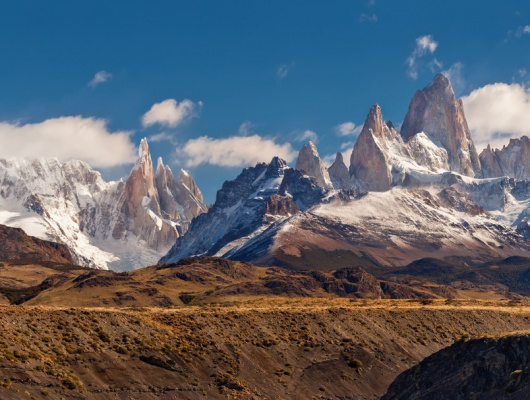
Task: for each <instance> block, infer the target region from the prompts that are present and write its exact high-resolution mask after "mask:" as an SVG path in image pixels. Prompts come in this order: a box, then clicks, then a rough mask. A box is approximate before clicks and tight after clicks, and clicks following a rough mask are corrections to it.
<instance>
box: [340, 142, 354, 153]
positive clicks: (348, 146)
mask: <svg viewBox="0 0 530 400" xmlns="http://www.w3.org/2000/svg"><path fill="white" fill-rule="evenodd" d="M353 146H355V142H353V141H352V142H344V143H342V144H341V145H340V150H341V151H344V150H348V149H351V150H353Z"/></svg>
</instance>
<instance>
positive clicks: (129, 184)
mask: <svg viewBox="0 0 530 400" xmlns="http://www.w3.org/2000/svg"><path fill="white" fill-rule="evenodd" d="M206 210H207V208H206V207H205V205H204V204H203V199H202V195H201V193H200V191H199V189H198V188H197V187H196V185H195V182H193V179H191V177H189V175H188V174H187V173H186V172H184V171H182V172H181V174H180V176H179V178H178V180H177V181H175V179H174V178H173V174H172V172H171V170H170V168H169V167H168V166H164V165H163V163H162V160H159V161H158V166H157V173H156V175H155V173H154V170H153V165H152V161H151V156H150V153H149V147H148V144H147V141H146V140H145V139H144V140H142V142H141V144H140V148H139V158H138V160H137V162H136V164H135V166H134V168H133V169H132V171H131V173H130V175H129V177H128V179H127V180H126V181H125V182H123V181H119V182H105V181H104V180H103V179H102V178H101V175H100V174H99V172H96V171H94V170H92V168H91V167H90V166H89V165H88V164H86V163H84V162H82V161H75V160H74V161H68V162H65V163H63V164H61V163H59V161H58V160H57V159H44V158H35V159H0V223H2V224H5V225H8V226H13V227H20V228H23V229H24V231H25V232H26V233H27V234H29V235H32V236H36V237H39V238H42V239H47V240H52V241H56V242H61V243H64V244H66V245H67V246H68V247H69V249H70V251H71V253H72V256H73V259H74V261H75V262H77V263H79V264H81V265H85V266H90V267H95V268H112V269H132V268H137V267H140V266H145V265H148V264H151V263H154V262H156V260H157V259H158V258H160V256H161V255H162V254H164V253H165V252H167V250H168V249H169V248H170V247H171V245H172V244H173V243H174V242H175V240H176V239H177V238H178V237H179V236H180V235H182V234H183V233H184V232H185V231H186V230H187V228H188V225H189V223H190V221H191V219H192V218H193V217H195V216H196V215H198V214H200V213H202V212H205V211H206Z"/></svg>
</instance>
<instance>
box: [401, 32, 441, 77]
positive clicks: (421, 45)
mask: <svg viewBox="0 0 530 400" xmlns="http://www.w3.org/2000/svg"><path fill="white" fill-rule="evenodd" d="M437 47H438V42H436V41H435V40H434V38H433V36H432V35H425V36H420V37H419V38H416V47H415V48H414V50H413V51H412V53H411V54H410V56H409V57H408V58H407V66H408V74H409V76H410V77H411V78H412V79H418V65H417V59H418V58H420V57H423V56H424V55H426V54H429V53H430V54H433V53H434V52H435V51H436V48H437Z"/></svg>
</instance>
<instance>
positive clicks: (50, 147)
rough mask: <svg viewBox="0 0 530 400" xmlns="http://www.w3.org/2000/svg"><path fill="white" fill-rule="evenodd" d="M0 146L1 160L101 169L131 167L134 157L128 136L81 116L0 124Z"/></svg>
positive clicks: (133, 146) (101, 120) (98, 120)
mask: <svg viewBox="0 0 530 400" xmlns="http://www.w3.org/2000/svg"><path fill="white" fill-rule="evenodd" d="M0 142H1V143H2V146H0V157H20V158H24V157H57V158H58V159H59V160H60V161H66V160H70V159H78V160H83V161H86V162H87V163H89V164H90V165H92V166H94V167H100V168H107V167H113V166H117V165H123V164H129V163H132V162H134V160H135V153H136V150H135V149H136V146H135V145H134V144H133V143H132V142H131V140H130V133H129V132H125V131H117V132H109V130H108V128H107V122H106V121H105V120H103V119H97V118H90V117H89V118H84V117H81V116H69V117H59V118H51V119H47V120H45V121H42V122H39V123H32V124H24V125H20V124H16V123H10V122H0Z"/></svg>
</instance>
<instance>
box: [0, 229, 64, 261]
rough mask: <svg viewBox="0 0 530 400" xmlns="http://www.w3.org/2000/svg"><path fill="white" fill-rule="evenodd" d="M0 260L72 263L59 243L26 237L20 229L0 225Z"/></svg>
mask: <svg viewBox="0 0 530 400" xmlns="http://www.w3.org/2000/svg"><path fill="white" fill-rule="evenodd" d="M0 260H26V261H36V262H39V261H52V262H57V263H67V264H71V263H73V259H72V256H71V255H70V251H69V250H68V248H67V247H66V246H65V245H63V244H60V243H54V242H49V241H47V240H41V239H37V238H35V237H32V236H28V235H26V234H25V233H24V231H23V230H22V229H19V228H10V227H8V226H5V225H0Z"/></svg>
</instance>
